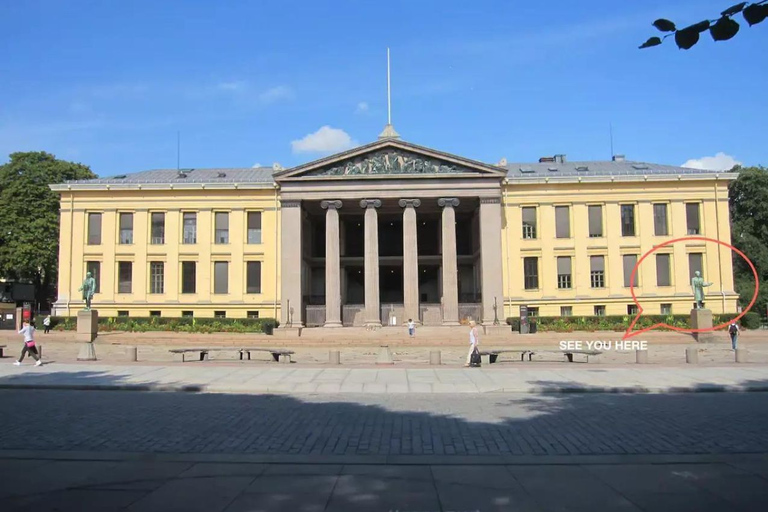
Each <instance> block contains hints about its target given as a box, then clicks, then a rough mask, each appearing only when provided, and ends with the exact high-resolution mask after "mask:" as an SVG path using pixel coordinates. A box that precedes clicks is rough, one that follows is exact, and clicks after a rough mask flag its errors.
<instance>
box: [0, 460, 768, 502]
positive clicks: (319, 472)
mask: <svg viewBox="0 0 768 512" xmlns="http://www.w3.org/2000/svg"><path fill="white" fill-rule="evenodd" d="M20 457H21V455H20ZM34 457H35V455H31V454H27V456H26V457H25V458H21V459H13V458H6V457H4V456H3V455H2V453H0V475H7V474H15V472H18V471H20V470H21V468H22V463H24V462H28V463H37V464H36V465H35V467H37V468H41V467H44V466H45V464H51V463H50V461H49V460H47V459H45V458H40V459H35V458H34ZM52 464H53V465H52V469H51V470H50V471H47V472H45V477H46V478H47V483H46V485H45V486H44V487H43V488H38V489H35V488H33V487H31V486H21V487H20V486H18V481H17V480H14V479H7V478H0V500H2V503H3V505H2V508H3V511H4V512H6V511H7V512H21V511H24V512H32V511H34V512H38V511H57V512H88V511H92V510H129V511H130V510H137V511H146V510H159V511H163V512H165V511H195V510H200V511H205V512H238V511H239V512H256V511H269V512H273V511H278V512H280V511H286V512H351V511H355V512H358V511H375V512H387V511H394V510H398V511H403V512H406V511H417V510H418V511H430V512H447V511H473V512H474V511H482V512H501V511H504V512H507V511H510V510H516V511H527V512H545V511H549V512H551V511H555V510H557V511H581V510H583V511H593V510H609V511H610V510H620V511H631V512H635V511H641V512H651V511H653V512H656V511H659V510H662V511H665V510H670V511H673V510H674V511H679V510H683V511H697V512H710V511H712V512H715V511H717V512H720V511H722V510H728V511H734V512H752V511H755V512H757V511H762V510H764V507H765V503H766V502H767V501H768V485H766V484H768V480H766V479H765V477H764V475H765V473H766V471H768V460H761V461H753V462H751V463H750V464H751V466H750V467H748V468H745V467H744V466H743V465H739V464H738V463H736V462H730V461H727V460H723V461H699V462H696V463H686V462H679V463H675V464H657V463H642V462H640V463H633V462H620V463H612V464H609V463H602V462H596V463H586V464H585V463H578V462H572V463H568V464H557V465H547V464H529V465H516V464H501V465H474V464H463V465H441V464H424V463H422V464H417V465H410V466H402V465H392V464H389V465H384V464H366V465H356V464H343V465H323V464H320V465H317V464H298V465H295V464H294V465H290V466H289V465H280V464H259V463H221V462H209V461H206V460H197V461H190V462H188V463H184V464H179V463H172V462H162V463H161V464H165V466H164V467H165V468H166V469H165V470H164V472H155V473H146V472H145V471H146V468H144V467H141V466H139V465H137V464H136V462H135V461H133V460H131V459H130V458H122V459H116V460H113V461H110V462H109V463H108V464H110V466H109V468H108V470H106V471H103V472H102V474H101V475H99V477H98V478H97V479H94V478H93V477H92V476H91V475H93V474H94V472H96V471H99V469H103V467H102V465H103V464H106V462H104V461H100V460H98V459H89V458H88V457H87V456H86V457H83V458H82V459H80V460H73V461H68V462H67V463H66V464H67V468H66V469H67V470H68V472H66V473H64V472H61V471H58V472H56V471H55V470H61V469H62V467H57V466H55V465H56V464H61V463H58V462H54V463H52ZM168 464H177V465H176V466H169V465H168ZM24 476H25V477H27V478H28V476H29V475H24ZM35 480H39V479H38V478H35ZM136 484H140V485H136Z"/></svg>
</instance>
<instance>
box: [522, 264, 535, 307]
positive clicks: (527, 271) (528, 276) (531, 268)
mask: <svg viewBox="0 0 768 512" xmlns="http://www.w3.org/2000/svg"><path fill="white" fill-rule="evenodd" d="M523 275H524V277H525V289H526V290H536V289H538V288H539V258H523ZM529 311H530V310H529Z"/></svg>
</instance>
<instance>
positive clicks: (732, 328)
mask: <svg viewBox="0 0 768 512" xmlns="http://www.w3.org/2000/svg"><path fill="white" fill-rule="evenodd" d="M739 330H740V329H739V324H737V323H736V322H731V325H729V326H728V334H730V335H731V347H732V348H733V350H736V345H737V343H738V342H739Z"/></svg>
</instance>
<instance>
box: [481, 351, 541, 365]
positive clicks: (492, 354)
mask: <svg viewBox="0 0 768 512" xmlns="http://www.w3.org/2000/svg"><path fill="white" fill-rule="evenodd" d="M510 352H514V353H519V354H520V360H521V361H525V355H526V354H528V360H529V361H530V360H531V355H532V354H533V352H531V351H530V350H520V349H504V350H481V351H480V356H488V364H493V363H495V362H496V360H497V359H498V358H499V354H506V353H510Z"/></svg>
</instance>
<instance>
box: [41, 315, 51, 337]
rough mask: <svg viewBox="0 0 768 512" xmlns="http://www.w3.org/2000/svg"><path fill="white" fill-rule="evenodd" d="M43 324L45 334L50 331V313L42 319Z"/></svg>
mask: <svg viewBox="0 0 768 512" xmlns="http://www.w3.org/2000/svg"><path fill="white" fill-rule="evenodd" d="M43 325H44V326H45V334H48V333H49V332H51V315H48V316H47V317H45V318H44V319H43Z"/></svg>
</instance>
